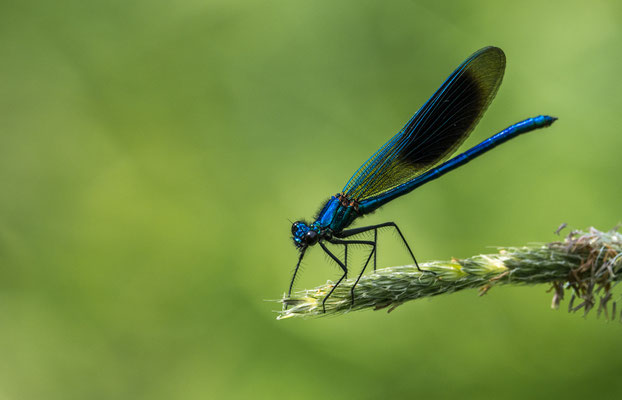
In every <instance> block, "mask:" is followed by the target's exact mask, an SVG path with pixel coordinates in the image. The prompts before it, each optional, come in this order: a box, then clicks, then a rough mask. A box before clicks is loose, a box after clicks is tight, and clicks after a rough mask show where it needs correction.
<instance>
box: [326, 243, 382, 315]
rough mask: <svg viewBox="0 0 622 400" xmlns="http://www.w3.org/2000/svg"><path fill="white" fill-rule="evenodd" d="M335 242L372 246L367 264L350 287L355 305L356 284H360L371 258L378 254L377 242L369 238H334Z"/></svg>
mask: <svg viewBox="0 0 622 400" xmlns="http://www.w3.org/2000/svg"><path fill="white" fill-rule="evenodd" d="M330 242H331V243H333V244H343V245H344V246H347V245H348V244H364V245H367V246H371V247H372V248H371V251H370V252H369V256H367V260H366V261H365V265H363V269H362V270H361V273H360V274H359V276H358V278H356V282H354V285H352V288H351V289H350V298H351V299H352V305H354V288H356V285H358V283H359V281H360V280H361V276H363V273H364V272H365V268H367V265H368V264H369V260H371V257H372V255H374V254H376V242H371V241H369V240H340V239H332V240H331V241H330Z"/></svg>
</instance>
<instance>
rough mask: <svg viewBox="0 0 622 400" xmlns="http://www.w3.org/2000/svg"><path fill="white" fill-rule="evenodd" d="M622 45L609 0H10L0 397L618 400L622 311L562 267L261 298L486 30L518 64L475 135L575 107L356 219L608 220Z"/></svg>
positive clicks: (315, 260)
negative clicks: (310, 224)
mask: <svg viewBox="0 0 622 400" xmlns="http://www.w3.org/2000/svg"><path fill="white" fill-rule="evenodd" d="M620 43H622V3H620V2H619V1H616V0H612V1H590V2H587V1H572V0H571V1H568V0H564V1H551V2H542V1H536V0H526V1H522V2H500V1H496V0H490V1H468V2H438V1H432V0H428V1H396V2H380V1H370V0H355V1H338V2H335V1H324V0H319V1H313V2H309V1H305V2H300V1H287V0H282V1H277V0H275V1H258V2H254V1H236V0H227V1H197V0H189V1H176V2H168V1H153V0H152V1H131V2H127V1H117V0H113V1H110V0H108V1H77V0H76V1H66V0H60V1H54V2H50V1H26V2H25V1H15V0H4V1H2V2H1V3H0V182H1V192H0V355H1V356H0V399H173V398H175V399H229V398H231V399H240V398H265V399H274V398H293V399H317V398H328V399H332V398H339V399H347V398H358V399H375V398H449V397H453V398H477V399H481V398H499V397H502V398H515V399H519V398H520V399H522V398H525V397H529V398H546V399H550V398H562V397H563V398H567V399H569V398H588V397H589V398H619V396H620V395H621V393H622V389H621V388H620V385H619V384H618V383H617V382H618V380H619V370H620V368H621V367H622V346H621V345H620V343H621V342H620V338H621V335H622V325H621V324H619V323H617V322H616V323H607V322H605V321H604V320H603V319H602V318H601V319H597V318H596V315H595V314H594V315H591V316H589V317H588V318H587V319H584V318H582V317H581V316H580V315H575V314H567V313H566V311H565V310H559V311H552V310H551V309H550V308H549V305H550V301H551V294H550V293H546V289H547V288H546V287H519V288H514V287H504V288H498V289H494V290H492V291H491V292H490V293H489V294H488V295H487V296H484V297H478V296H477V293H476V292H475V291H467V292H463V293H458V294H453V295H449V296H442V297H439V298H435V299H432V300H424V301H419V302H412V303H410V304H406V305H404V306H402V307H400V308H398V309H397V310H396V311H395V312H394V313H392V314H389V315H387V314H386V313H384V312H371V311H369V312H359V313H352V314H349V315H345V316H342V317H338V318H326V319H316V320H306V321H305V320H286V321H276V320H275V317H276V313H275V311H276V310H278V309H279V305H278V304H277V303H276V302H271V301H268V300H274V299H279V298H280V297H281V296H282V294H283V292H284V291H285V290H286V289H287V286H288V284H289V279H290V276H291V273H292V271H293V267H294V263H295V261H296V250H295V249H294V247H293V246H292V243H291V239H290V226H291V225H290V224H291V221H294V220H296V219H298V218H308V219H310V218H312V216H313V215H314V213H315V212H316V211H317V208H318V207H319V206H320V204H321V203H322V201H324V200H325V199H326V198H327V197H328V196H330V195H332V194H334V193H336V192H337V191H339V190H340V189H341V188H342V187H343V185H344V183H345V182H346V180H347V179H348V178H349V176H350V174H351V173H353V172H354V171H355V170H356V168H358V167H359V165H360V164H361V163H362V162H363V161H365V160H366V159H367V157H368V156H369V155H371V154H372V153H373V152H374V151H375V150H376V149H377V148H378V147H379V146H380V145H381V144H383V143H384V142H385V141H386V140H387V139H388V138H389V137H391V136H392V135H393V134H394V133H395V132H396V131H397V130H398V129H399V128H400V127H401V126H402V125H403V123H404V122H406V120H407V119H408V118H409V117H410V116H411V114H412V113H413V112H415V111H416V110H417V109H418V108H419V107H420V105H421V104H423V102H424V101H425V100H426V99H427V98H428V97H429V96H430V95H431V94H432V93H433V92H434V90H435V89H436V88H437V87H438V86H439V85H440V84H441V83H442V81H443V80H444V79H445V77H446V76H447V75H448V74H449V73H450V72H451V71H452V70H453V69H454V68H455V67H456V66H457V65H458V64H459V63H460V62H462V61H463V60H464V59H465V58H466V57H467V56H469V55H470V54H471V53H472V52H474V51H475V50H477V49H479V48H481V47H483V46H486V45H496V46H499V47H501V48H503V49H504V50H505V52H506V54H507V58H508V67H507V71H506V75H505V79H504V83H503V85H502V86H501V89H500V92H499V94H498V96H497V98H496V100H495V102H494V103H493V104H492V106H491V107H490V109H489V111H488V113H487V114H486V116H485V117H484V119H483V120H482V121H481V123H480V124H479V127H478V128H477V130H476V131H475V132H474V133H473V134H472V136H471V138H470V140H468V141H467V143H466V144H465V146H464V147H463V148H466V147H470V146H473V145H474V144H476V143H478V142H479V141H481V140H483V139H485V138H487V137H488V136H490V135H492V134H493V133H495V132H497V131H498V130H500V129H502V128H505V127H506V126H508V125H509V124H511V123H514V122H516V121H518V120H520V119H523V118H526V117H530V116H535V115H538V114H550V115H554V116H557V117H559V121H558V122H557V123H556V124H555V125H554V126H553V127H552V128H549V129H546V130H542V131H538V132H534V133H531V134H529V135H526V136H524V137H521V138H519V139H516V140H514V141H512V142H510V143H508V144H506V145H504V146H502V147H500V148H498V149H496V150H495V151H493V152H491V153H488V154H486V155H485V156H484V157H482V158H480V159H478V160H476V161H474V162H472V163H470V164H469V165H467V166H465V167H463V168H460V169H459V170H457V171H454V172H452V173H451V174H449V175H447V176H445V177H444V178H443V179H442V180H439V181H436V182H434V183H431V184H429V185H426V186H425V187H422V188H420V189H418V190H417V191H416V192H414V193H412V194H411V195H409V196H407V197H405V198H401V199H399V200H396V201H395V202H394V203H392V204H390V205H388V206H386V207H384V208H383V209H382V210H380V211H379V212H376V213H375V214H374V215H372V216H370V217H368V218H366V220H365V222H366V223H379V222H384V221H397V222H399V224H400V226H401V228H402V230H403V232H404V234H405V235H406V237H407V238H408V239H409V240H410V242H411V243H412V244H413V246H414V248H415V251H416V254H417V255H418V258H419V260H422V261H423V260H432V259H449V258H451V257H467V256H469V255H472V254H477V253H480V252H487V251H494V250H493V249H491V248H490V247H489V246H497V245H518V244H523V243H529V242H538V241H541V242H544V241H550V240H554V239H555V238H556V236H555V235H553V231H554V230H555V228H556V227H557V226H558V225H559V224H560V223H562V222H566V223H568V224H569V225H570V227H572V228H586V227H588V226H592V225H593V226H596V227H598V228H600V229H609V228H611V227H612V226H613V225H614V224H616V223H617V222H619V221H620V219H621V215H622V214H620V200H621V194H622V193H621V192H620V187H619V185H618V182H619V170H620V157H619V154H620V153H619V152H620V148H621V146H622V135H621V134H620V122H619V121H620V119H619V118H620V110H621V109H622V85H621V81H620V79H619V70H620V62H621V61H622V47H621V46H620ZM567 232H568V231H566V233H567ZM380 240H381V244H380V248H379V252H380V253H379V257H380V259H379V262H380V264H381V265H383V266H389V265H399V264H405V263H408V261H409V259H408V256H407V254H406V253H405V251H404V249H403V248H402V247H401V246H400V245H399V242H398V241H397V240H396V239H395V237H394V235H392V234H391V233H385V234H384V235H383V236H381V237H380ZM304 268H305V269H304V271H303V275H302V277H301V279H300V280H299V281H298V287H299V288H303V287H313V286H316V285H318V284H321V283H324V282H325V281H326V280H327V279H336V278H337V277H338V276H339V271H338V269H337V268H336V266H334V265H332V264H330V263H328V262H327V261H326V259H325V257H324V256H323V255H321V254H320V252H319V251H314V252H311V254H310V255H309V257H308V258H307V259H306V262H305V265H304ZM566 304H567V303H564V304H563V305H562V308H564V307H565V305H566Z"/></svg>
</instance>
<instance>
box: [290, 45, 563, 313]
mask: <svg viewBox="0 0 622 400" xmlns="http://www.w3.org/2000/svg"><path fill="white" fill-rule="evenodd" d="M504 71H505V54H504V53H503V51H502V50H501V49H500V48H498V47H485V48H483V49H481V50H479V51H477V52H475V53H474V54H472V55H471V56H470V57H469V58H467V59H466V60H465V61H464V62H463V63H462V64H460V66H459V67H458V68H457V69H456V70H455V71H454V72H453V73H452V74H451V75H449V77H448V78H447V79H446V80H445V82H443V84H442V85H441V87H440V88H439V89H438V90H437V91H436V92H435V93H434V95H432V97H431V98H430V99H429V100H428V101H427V102H426V103H425V104H424V105H423V106H422V107H421V108H420V109H419V111H417V112H416V113H415V115H413V117H412V118H411V119H410V120H409V121H408V122H407V123H406V125H405V126H404V127H403V128H402V129H401V130H400V131H399V132H398V133H397V134H396V135H395V136H393V138H391V139H390V140H389V141H388V142H387V143H385V145H384V146H382V147H381V148H380V149H379V150H378V151H376V153H374V154H373V155H372V156H371V157H370V158H369V159H368V160H367V161H366V162H365V163H364V164H363V165H362V166H361V167H360V168H359V169H358V170H357V171H356V172H355V173H354V175H353V176H352V177H351V178H350V180H349V181H348V182H347V183H346V185H345V187H344V188H343V190H342V191H341V192H339V193H337V194H336V195H334V196H332V197H331V198H330V199H328V201H326V203H324V205H323V206H322V208H321V210H320V212H319V214H318V216H317V217H316V219H315V221H314V222H313V223H311V224H309V223H306V222H304V221H297V222H294V224H293V225H292V235H293V240H294V244H295V245H296V247H297V248H298V250H299V251H300V255H299V256H298V263H297V264H296V268H295V270H294V275H293V276H292V280H291V283H290V285H289V295H288V296H291V292H292V288H293V285H294V280H295V279H296V274H297V273H298V269H299V267H300V263H301V262H302V259H303V257H304V255H305V252H306V251H307V249H308V248H309V247H311V246H314V245H315V244H319V245H320V247H321V248H322V250H323V251H324V252H325V253H326V254H327V255H328V256H329V257H330V258H331V259H332V260H333V261H335V263H337V265H339V267H340V268H341V270H342V271H343V275H342V276H341V278H339V280H338V281H337V283H335V284H334V285H333V287H332V289H331V290H330V292H329V293H328V295H326V297H325V298H324V300H323V301H322V308H323V310H324V311H325V310H326V300H328V298H329V297H330V295H331V294H332V293H333V291H334V290H335V288H336V287H337V286H338V285H339V284H340V283H341V281H343V279H345V278H346V277H347V275H348V246H349V245H364V246H369V249H370V251H369V255H368V256H367V258H366V261H365V264H364V266H363V269H362V270H361V272H360V273H359V275H358V278H357V280H356V282H355V283H354V285H353V286H352V289H351V298H352V304H354V299H355V297H354V288H355V287H356V284H357V283H358V282H359V280H360V278H361V276H362V275H363V273H364V272H365V269H366V268H367V265H368V264H369V262H370V260H371V258H372V257H373V258H374V270H375V269H376V258H377V257H376V255H377V251H376V245H377V239H378V229H380V228H385V227H386V228H393V229H395V230H396V231H397V233H398V234H399V236H400V238H401V240H402V241H403V242H404V244H405V245H406V249H407V250H408V252H409V253H410V256H411V257H412V259H413V261H414V262H415V265H416V266H417V268H418V269H419V270H420V271H421V269H420V268H419V264H418V263H417V259H416V258H415V255H414V254H413V252H412V249H411V247H410V246H409V245H408V242H407V241H406V239H405V238H404V235H403V234H402V232H401V231H400V229H399V228H398V227H397V225H396V224H395V222H385V223H383V224H377V225H371V226H365V227H360V228H354V229H346V228H347V227H348V226H350V225H351V224H352V223H353V222H354V220H356V218H358V217H360V216H363V215H365V214H369V213H370V212H372V211H374V210H376V209H377V208H378V207H380V206H382V205H384V204H386V203H388V202H390V201H391V200H393V199H395V198H397V197H400V196H403V195H405V194H406V193H409V192H411V191H412V190H414V189H415V188H418V187H419V186H421V185H423V184H425V183H428V182H430V181H432V180H434V179H436V178H439V177H441V176H442V175H444V174H446V173H447V172H449V171H451V170H453V169H455V168H458V167H459V166H461V165H464V164H466V163H467V162H469V161H471V160H473V159H474V158H476V157H478V156H480V155H482V154H484V153H485V152H487V151H488V150H490V149H492V148H494V147H496V146H498V145H500V144H501V143H504V142H506V141H508V140H510V139H512V138H514V137H516V136H518V135H520V134H522V133H526V132H530V131H533V130H535V129H539V128H544V127H547V126H549V125H551V124H552V123H553V122H554V121H555V120H556V119H557V118H554V117H550V116H547V115H540V116H537V117H534V118H528V119H526V120H523V121H520V122H518V123H516V124H514V125H511V126H510V127H508V128H506V129H504V130H502V131H501V132H499V133H497V134H496V135H494V136H492V137H490V138H488V139H486V140H484V141H483V142H481V143H480V144H478V145H477V146H475V147H473V148H471V149H469V150H467V151H466V152H464V153H462V154H459V155H458V156H456V157H454V158H452V159H450V160H449V161H445V160H447V158H449V156H451V154H453V153H454V151H455V150H456V149H457V148H458V147H459V146H460V145H461V144H462V143H463V142H464V140H465V139H466V138H467V137H468V136H469V134H470V133H471V131H472V130H473V128H474V127H475V125H477V123H478V122H479V120H480V118H481V117H482V115H483V114H484V112H485V111H486V109H487V108H488V106H489V105H490V103H491V102H492V100H493V98H494V97H495V95H496V93H497V90H498V89H499V86H500V85H501V80H502V79H503V73H504ZM370 231H373V234H374V238H373V240H362V239H357V238H356V236H358V235H360V234H362V233H365V232H370ZM325 242H328V243H332V244H334V245H343V246H344V259H343V261H342V260H340V259H339V258H338V257H337V256H335V255H334V254H333V252H332V251H330V250H329V249H328V247H326V244H325Z"/></svg>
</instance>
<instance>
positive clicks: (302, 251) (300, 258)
mask: <svg viewBox="0 0 622 400" xmlns="http://www.w3.org/2000/svg"><path fill="white" fill-rule="evenodd" d="M305 251H307V248H306V247H304V248H303V249H302V250H300V256H299V257H298V263H296V269H295V270H294V275H293V276H292V281H291V282H290V284H289V292H287V297H291V296H292V289H293V287H294V281H295V280H296V274H297V273H298V268H300V262H301V261H302V258H303V257H304V256H305Z"/></svg>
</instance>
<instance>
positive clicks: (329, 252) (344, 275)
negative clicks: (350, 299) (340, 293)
mask: <svg viewBox="0 0 622 400" xmlns="http://www.w3.org/2000/svg"><path fill="white" fill-rule="evenodd" d="M319 243H320V247H321V248H322V250H324V252H325V253H326V254H328V256H329V257H330V258H332V259H333V261H335V262H336V263H337V264H338V265H339V267H341V269H342V270H343V275H342V276H341V278H339V280H338V281H337V283H335V285H334V286H333V288H332V289H331V290H330V292H328V294H327V295H326V297H324V300H322V311H323V312H324V314H326V300H328V298H329V297H330V295H331V294H333V292H334V291H335V289H336V288H337V286H339V284H340V283H341V281H342V280H343V279H344V278H346V277H347V276H348V268H347V267H346V266H345V265H344V264H343V263H342V262H341V260H339V259H338V258H337V257H336V256H335V255H334V254H333V253H331V251H330V250H328V248H326V246H325V245H324V243H322V242H319Z"/></svg>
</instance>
